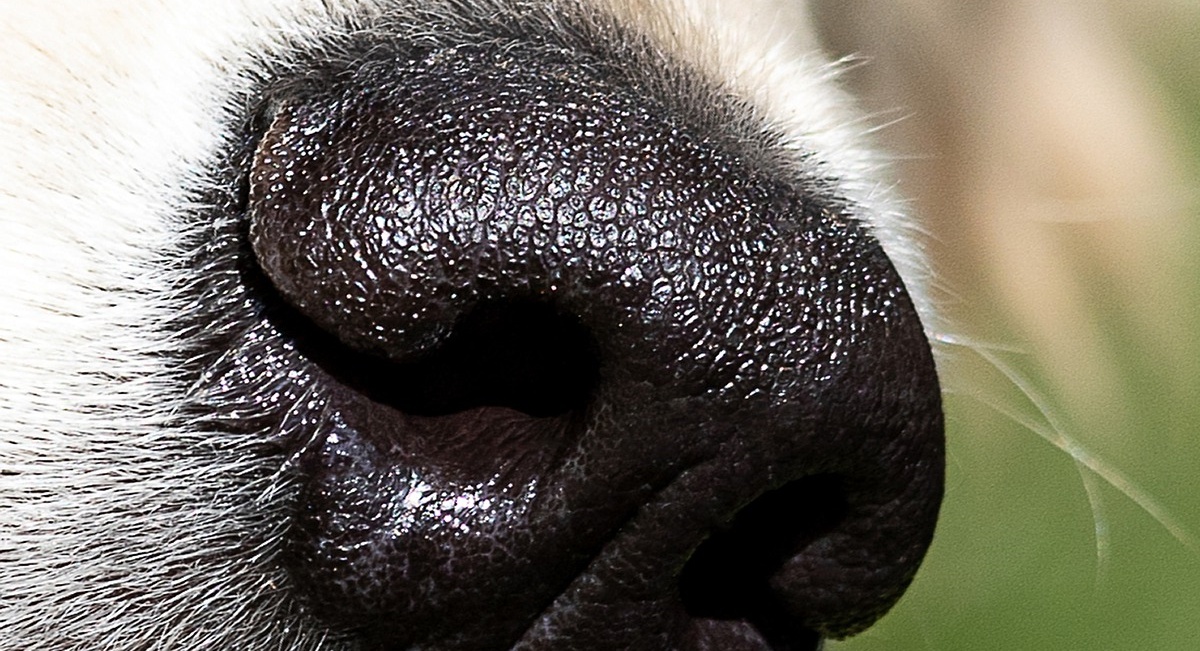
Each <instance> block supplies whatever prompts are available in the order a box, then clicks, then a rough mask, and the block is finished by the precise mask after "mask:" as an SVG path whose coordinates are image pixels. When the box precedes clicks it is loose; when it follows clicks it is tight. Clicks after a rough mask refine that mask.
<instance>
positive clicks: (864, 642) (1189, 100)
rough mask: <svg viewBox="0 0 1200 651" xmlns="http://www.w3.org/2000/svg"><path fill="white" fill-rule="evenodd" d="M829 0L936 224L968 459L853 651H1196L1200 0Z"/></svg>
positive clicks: (902, 163) (885, 140)
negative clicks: (906, 581)
mask: <svg viewBox="0 0 1200 651" xmlns="http://www.w3.org/2000/svg"><path fill="white" fill-rule="evenodd" d="M814 4H815V8H814V13H815V18H816V20H817V25H818V29H819V31H820V33H821V36H822V39H823V41H824V43H825V45H826V47H827V48H828V49H829V50H830V51H831V53H832V54H833V55H834V56H844V55H854V56H855V57H856V59H857V60H858V62H859V63H858V64H856V65H855V66H853V67H852V69H851V70H850V72H849V73H847V77H846V81H847V83H849V84H850V85H851V87H852V89H853V90H854V91H855V92H856V93H857V94H859V95H860V96H861V97H862V98H863V103H864V104H865V107H866V109H867V110H868V111H871V112H872V113H874V114H875V116H876V122H877V123H885V124H888V126H887V127H886V128H884V129H882V130H881V131H880V133H879V134H878V135H879V139H880V141H881V144H882V145H883V146H884V147H885V148H886V149H887V150H889V151H891V152H893V153H895V154H896V155H897V161H896V176H897V179H898V183H899V186H900V189H901V192H902V193H903V194H905V195H907V196H908V197H911V198H912V200H913V208H914V210H915V212H916V213H917V214H919V215H920V216H921V219H922V221H923V223H924V224H926V225H927V229H928V232H929V243H928V251H929V254H930V256H931V258H932V261H933V265H934V270H935V272H936V277H937V283H936V286H935V287H934V298H935V299H936V302H937V304H938V305H939V306H940V307H941V311H942V316H943V317H944V322H943V323H942V324H935V326H934V329H936V330H937V332H938V333H939V335H940V336H941V338H942V339H943V340H944V341H943V342H942V344H941V346H940V351H939V353H940V356H941V358H940V365H941V370H942V375H943V382H944V384H945V386H946V389H947V405H946V410H947V418H948V433H947V435H948V447H949V450H948V455H949V456H948V469H947V482H948V483H947V496H946V501H945V505H944V507H943V514H942V520H941V523H940V525H939V530H938V533H937V538H936V539H935V542H934V545H933V548H932V550H931V551H930V554H929V556H928V558H927V560H926V562H925V565H924V566H923V568H922V570H921V573H920V574H919V575H918V576H917V580H916V582H915V583H914V585H913V587H912V589H911V590H910V592H909V593H908V594H907V595H906V596H905V598H904V600H903V601H902V602H901V603H900V604H899V605H898V606H897V608H896V609H895V610H894V611H893V613H892V614H891V615H889V616H888V617H887V618H885V619H884V620H883V621H882V622H881V623H880V624H878V625H877V626H876V627H874V628H872V629H871V630H869V631H868V632H866V633H864V634H862V635H860V636H858V637H856V638H854V639H852V640H849V641H846V642H841V643H835V644H832V645H831V647H832V649H833V650H836V651H866V650H880V651H883V650H887V651H903V650H908V649H934V650H943V649H971V650H984V649H1068V650H1069V649H1098V650H1109V649H1114V650H1115V649H1122V650H1124V649H1153V650H1155V651H1172V650H1179V651H1184V650H1194V649H1200V543H1198V539H1200V341H1198V340H1200V336H1198V335H1200V255H1197V253H1198V252H1200V220H1198V216H1200V0H1040V1H1039V0H892V1H889V2H879V1H878V0H819V1H817V2H815V3H814Z"/></svg>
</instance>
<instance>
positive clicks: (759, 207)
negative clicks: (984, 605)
mask: <svg viewBox="0 0 1200 651" xmlns="http://www.w3.org/2000/svg"><path fill="white" fill-rule="evenodd" d="M494 56H496V55H495V53H489V52H482V53H479V52H477V53H469V52H465V53H464V52H462V51H458V52H456V53H455V54H454V55H453V56H451V55H446V56H444V57H442V58H438V59H434V58H427V59H421V60H419V61H407V62H406V61H401V62H390V63H389V70H391V72H389V73H388V74H387V75H385V76H383V77H380V76H378V73H370V72H364V73H360V74H362V75H366V77H365V78H354V77H353V76H351V77H350V79H349V80H348V81H345V80H343V81H340V82H338V84H340V85H336V84H335V85H334V86H333V87H332V88H331V89H329V90H328V92H327V94H318V95H315V96H314V95H313V94H311V93H310V94H306V95H304V96H303V97H298V98H290V99H286V100H284V101H281V102H280V103H279V104H278V106H277V107H276V110H275V114H274V116H273V122H272V124H271V126H270V127H269V128H268V130H267V132H266V133H265V135H264V137H263V139H262V141H261V143H260V144H259V147H258V151H257V152H256V153H255V157H254V162H253V170H252V175H251V190H250V208H249V210H250V217H251V240H252V245H253V248H254V252H255V255H256V257H257V259H258V262H259V264H260V266H261V268H262V270H263V272H264V273H265V274H266V276H267V277H268V278H269V280H270V282H271V284H272V285H273V286H274V287H275V288H276V290H277V291H278V292H279V293H280V294H281V295H282V296H283V297H284V298H285V299H286V300H287V302H289V303H290V304H291V305H292V306H294V307H295V309H296V310H298V311H299V312H300V314H302V315H303V317H304V318H305V319H307V320H309V321H311V322H312V323H313V324H315V325H316V326H317V327H318V328H319V329H320V330H322V331H324V332H326V333H329V334H330V335H332V337H333V338H335V339H336V345H337V346H339V347H340V348H338V351H337V352H336V353H334V354H329V353H327V352H326V353H322V354H321V355H319V356H320V357H322V360H321V362H322V364H323V365H324V366H325V368H326V370H327V371H328V375H329V378H328V379H327V384H326V385H325V386H324V387H323V388H324V390H325V392H326V393H327V394H328V396H329V398H328V403H327V408H326V410H325V412H323V413H324V415H323V416H322V419H321V420H320V421H319V422H318V423H317V424H316V425H314V427H315V428H316V430H317V431H316V432H312V433H309V434H308V435H307V436H306V438H305V440H306V441H307V443H305V445H307V446H308V447H307V448H305V451H304V459H305V461H304V464H303V472H304V474H305V475H306V478H305V480H304V488H303V489H302V496H301V508H300V513H299V514H298V516H297V523H296V524H295V525H294V527H293V541H294V542H293V545H292V548H293V551H292V558H293V560H292V561H291V563H292V565H293V571H294V575H295V576H296V577H297V578H296V582H297V584H299V586H300V588H301V589H302V590H304V591H306V592H307V593H308V594H309V598H308V600H309V602H310V605H311V606H312V607H313V609H314V610H316V611H318V612H317V614H318V615H320V616H322V617H323V618H324V619H326V621H330V622H332V623H333V624H334V625H336V626H338V627H343V628H352V629H356V630H359V631H360V632H362V634H363V635H365V636H366V637H367V638H368V639H369V640H371V641H372V642H374V643H377V644H378V645H379V646H381V647H385V648H387V647H399V646H403V645H405V644H414V645H415V644H427V645H429V646H431V647H437V646H439V645H442V646H447V647H456V646H457V647H459V648H506V647H508V646H511V645H514V644H515V645H517V646H520V647H522V648H556V649H557V648H563V649H567V648H581V649H608V648H612V649H617V648H629V649H641V648H645V649H652V648H666V647H669V646H672V645H673V646H676V647H678V648H693V647H694V648H705V647H704V645H705V644H711V643H713V642H711V641H712V640H726V639H733V638H734V637H738V636H739V635H740V636H741V638H746V636H747V635H748V634H746V633H744V631H743V628H744V627H745V626H750V627H752V628H753V629H754V630H756V631H757V633H756V635H759V636H760V638H761V640H762V641H763V644H764V645H771V646H774V647H776V648H801V647H802V646H803V645H807V644H808V643H809V642H810V641H811V640H812V639H813V636H814V635H815V633H816V632H820V633H822V634H835V635H838V634H845V633H849V632H853V631H855V630H858V629H859V628H861V627H863V626H864V625H866V624H867V623H869V622H870V621H872V620H873V619H874V618H876V617H877V616H878V615H879V614H881V613H882V611H883V610H885V609H886V608H887V607H888V606H889V605H890V604H891V603H892V602H894V600H895V599H896V598H897V597H898V595H899V593H900V592H901V591H902V590H903V588H904V586H905V585H907V583H908V581H909V580H911V578H912V574H913V572H915V569H916V566H917V564H918V563H919V560H920V558H921V556H922V555H923V553H924V549H925V547H926V546H927V545H928V543H929V538H930V536H931V533H932V528H933V522H934V519H935V518H936V511H937V503H938V499H939V497H940V491H941V457H940V455H941V438H940V437H941V416H940V404H939V400H938V390H937V380H936V376H935V374H934V370H933V365H932V361H931V359H930V356H929V351H928V347H927V346H926V344H925V342H924V338H923V336H922V332H921V327H920V323H919V321H918V320H917V317H916V314H915V312H914V310H913V309H912V305H911V302H910V301H909V300H908V298H907V296H906V295H905V294H904V289H903V285H902V283H901V282H900V280H899V278H898V276H897V275H896V273H895V271H894V270H893V269H892V267H891V265H890V263H889V262H888V261H887V259H886V257H885V256H884V255H883V253H882V251H881V250H880V248H879V246H878V244H877V243H876V242H875V241H874V240H873V239H872V238H871V237H870V236H869V234H867V233H866V232H865V230H864V229H863V227H862V226H861V225H860V224H858V223H857V222H854V221H853V220H850V219H847V218H845V217H843V216H842V215H840V214H839V213H838V211H837V210H835V209H833V208H832V207H831V206H830V205H826V204H824V203H822V202H821V201H819V200H817V199H816V198H814V197H813V196H811V195H809V194H806V193H805V192H804V191H803V189H802V188H799V187H797V186H796V184H794V183H789V182H784V181H780V180H778V178H779V176H780V174H781V173H780V172H779V171H778V170H774V171H772V169H770V168H769V167H764V164H762V163H755V162H753V161H749V160H747V159H746V157H745V156H741V155H739V154H738V153H737V151H736V148H733V149H732V150H731V148H730V146H729V145H728V143H723V142H722V141H720V139H719V138H716V137H713V136H711V135H705V134H704V132H703V131H702V130H700V131H698V130H695V129H691V128H689V127H688V126H687V124H685V123H680V122H678V121H673V120H672V119H671V118H670V117H669V115H664V113H665V111H664V110H663V109H662V108H661V107H658V106H655V105H654V104H653V103H651V104H650V105H649V108H647V105H646V104H645V102H644V101H643V99H644V98H638V97H633V96H632V95H631V94H630V93H629V92H627V91H626V90H624V89H620V88H614V87H611V86H609V85H606V84H605V83H603V82H602V81H599V80H595V79H584V80H580V79H578V78H577V75H578V72H577V71H575V69H574V68H572V67H570V66H567V65H566V64H564V63H562V62H557V63H556V62H553V61H550V62H547V61H540V60H539V61H536V62H535V61H532V60H531V61H526V62H524V65H523V66H516V67H514V66H511V65H510V66H496V65H495V61H494V60H493V57H494ZM505 56H508V54H505ZM456 57H457V58H456ZM439 66H441V67H439ZM464 70H466V71H467V72H469V74H466V73H464V72H463V71H464ZM585 82H586V83H585ZM547 396H550V397H549V398H548V397H547ZM647 604H650V605H651V606H650V607H647ZM680 622H701V624H697V625H691V624H687V625H684V624H680ZM671 631H674V633H671ZM664 635H666V636H667V638H664V637H663V636H664ZM672 636H674V637H672ZM668 638H670V639H668ZM739 639H740V638H739ZM746 639H749V638H746ZM664 640H666V641H665V642H664ZM689 640H690V641H689ZM705 640H709V642H705ZM746 644H747V645H749V644H750V643H749V642H747V643H746ZM725 648H731V649H735V650H736V649H738V648H743V647H737V646H728V645H726V646H725ZM744 648H747V649H749V648H756V647H753V646H745V647H744Z"/></svg>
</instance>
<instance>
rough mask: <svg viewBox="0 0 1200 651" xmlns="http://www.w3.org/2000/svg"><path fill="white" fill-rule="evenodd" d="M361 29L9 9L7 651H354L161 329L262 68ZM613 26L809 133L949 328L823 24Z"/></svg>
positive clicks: (241, 450)
mask: <svg viewBox="0 0 1200 651" xmlns="http://www.w3.org/2000/svg"><path fill="white" fill-rule="evenodd" d="M565 2H567V0H564V3H565ZM336 4H338V7H337V8H336V9H329V8H327V7H326V3H323V2H318V1H316V0H287V1H285V0H209V1H206V2H203V3H196V2H183V1H174V2H173V1H170V0H104V1H100V0H93V1H91V2H87V3H81V2H75V1H74V0H53V1H43V2H36V3H35V2H6V3H4V4H3V5H0V51H2V52H3V59H4V61H5V64H4V67H3V69H2V71H0V99H2V101H0V237H2V239H0V648H3V649H13V650H19V649H34V648H39V649H113V650H120V649H151V648H180V649H184V648H186V649H273V648H295V649H333V648H341V646H340V645H339V644H338V643H335V642H332V641H323V639H322V638H323V633H322V632H321V631H320V630H319V629H316V628H310V626H309V625H308V624H306V623H305V621H304V620H302V619H300V618H298V617H296V616H295V615H294V613H292V612H291V610H290V609H289V606H288V605H287V604H288V603H289V601H288V600H287V598H286V595H285V594H283V593H282V592H281V591H280V589H279V586H280V585H282V584H283V582H284V581H283V577H281V576H280V575H279V573H278V570H277V569H275V565H274V564H273V555H274V553H275V551H276V542H275V541H276V540H277V538H278V535H279V534H280V532H281V531H282V528H283V527H284V522H285V520H284V518H283V517H282V516H281V515H280V513H281V510H280V507H279V504H280V501H281V499H282V496H283V495H284V494H285V493H286V491H287V490H288V487H287V486H286V485H283V484H281V483H280V481H279V480H278V476H277V474H276V473H275V472H274V470H273V469H271V468H262V467H261V461H260V460H259V459H258V458H257V457H255V456H253V455H251V454H250V453H249V449H248V448H247V447H246V446H248V445H250V443H249V442H245V441H239V440H230V439H226V438H222V436H221V435H220V434H217V433H214V432H210V431H205V430H204V429H203V428H200V427H198V426H196V425H195V424H194V423H192V422H190V421H189V420H188V418H187V417H186V414H182V413H180V412H179V411H178V409H177V407H178V404H179V396H182V395H184V394H185V393H186V392H188V391H189V390H190V387H189V386H186V384H185V379H184V378H182V377H180V374H179V372H178V369H177V361H172V360H174V359H175V357H176V356H177V355H178V354H179V351H180V350H182V344H181V342H180V341H179V338H178V336H177V334H176V333H173V332H171V331H170V330H169V329H166V328H163V327H162V324H164V323H165V322H167V321H168V320H169V319H171V318H173V317H174V316H175V315H177V314H179V313H181V312H186V311H187V310H189V306H188V305H187V304H186V302H185V299H184V298H183V297H182V296H181V295H179V294H177V293H176V292H175V290H174V289H173V288H175V287H178V285H179V283H180V281H181V279H179V278H173V277H169V276H168V275H167V274H165V272H164V271H163V270H164V269H166V268H167V265H165V264H164V261H168V260H171V259H172V258H173V257H177V256H182V255H186V254H187V253H188V252H187V250H186V248H185V244H184V239H185V236H186V235H187V233H185V232H183V230H184V229H185V223H184V221H183V220H182V219H181V218H180V217H179V215H180V214H181V213H182V211H183V209H184V208H186V207H187V206H188V205H189V204H190V202H193V201H195V199H196V196H197V195H196V192H197V191H198V190H200V189H201V188H200V187H199V186H200V185H201V184H202V182H203V181H202V179H201V178H200V177H199V176H198V175H197V174H196V173H195V170H198V169H202V168H204V167H205V166H206V165H207V164H209V163H210V162H211V159H212V157H213V156H215V155H216V152H217V149H218V147H219V145H220V144H221V143H222V141H223V139H224V138H225V137H227V135H228V133H229V130H230V128H231V126H230V124H231V120H232V118H233V116H234V115H235V111H236V109H237V107H238V102H239V101H240V100H241V98H242V95H243V94H244V93H245V92H246V89H247V88H248V87H249V85H250V83H251V77H252V75H253V74H254V73H255V72H256V71H257V70H259V69H260V68H261V62H262V61H265V60H270V59H272V58H274V57H276V56H278V53H279V52H281V51H284V50H286V49H287V48H288V47H290V46H291V45H292V44H295V43H305V42H307V41H310V40H311V39H312V37H313V35H315V34H319V33H322V32H324V31H327V30H329V29H333V25H335V24H336V23H338V22H339V19H340V18H341V15H342V14H356V13H357V14H360V15H361V14H363V13H369V12H372V11H375V10H377V7H376V6H375V5H376V3H374V2H369V1H367V0H359V1H355V0H346V1H344V2H340V3H336ZM608 4H609V6H608V10H610V11H612V12H614V13H615V14H617V15H619V16H621V17H622V18H623V20H625V21H628V22H634V23H637V24H639V25H642V26H643V28H644V29H645V30H647V31H648V32H649V33H651V34H653V35H654V37H655V39H656V40H657V41H658V42H659V43H660V45H661V47H663V48H665V49H667V50H669V51H672V52H674V53H675V54H676V55H677V56H679V57H682V58H683V59H684V60H687V61H690V62H692V63H693V64H694V65H697V66H699V67H701V68H702V69H703V70H705V71H706V72H707V74H709V75H710V76H711V77H712V79H713V80H715V81H717V82H719V83H721V84H724V85H726V86H727V87H729V88H731V89H735V90H736V91H737V92H739V93H740V94H742V95H743V96H745V97H747V98H748V99H749V100H750V101H751V102H752V103H753V104H755V105H757V106H758V107H760V110H761V111H763V112H764V114H765V115H767V116H769V117H770V119H771V120H773V121H774V122H776V123H777V124H778V125H779V126H780V128H782V129H784V130H785V131H786V133H787V135H788V137H789V140H790V145H789V148H790V149H791V150H792V151H793V153H794V158H793V160H792V163H793V164H794V166H795V167H796V169H797V171H798V173H801V174H804V175H805V176H806V177H811V178H814V179H820V180H822V182H823V183H825V184H826V186H827V187H826V188H825V191H826V192H827V193H829V194H831V195H833V196H836V197H839V198H841V199H842V200H843V201H844V202H845V205H846V207H847V210H849V211H850V212H852V213H853V214H854V215H855V216H857V217H859V218H861V219H862V220H864V221H865V222H866V223H868V224H870V225H872V226H873V227H874V229H875V232H876V233H877V234H878V236H879V238H880V239H881V241H882V242H883V244H884V246H885V248H886V250H887V251H888V253H889V254H890V255H891V256H892V258H893V260H894V261H895V262H896V264H897V266H898V267H899V269H900V271H901V273H902V274H903V275H904V277H905V280H906V282H907V283H908V285H909V288H910V290H912V291H913V293H914V297H915V298H916V301H917V304H918V307H919V308H920V309H921V311H922V313H923V314H924V315H925V316H926V317H928V316H929V309H928V304H927V302H926V301H924V300H923V299H922V298H921V297H922V296H923V295H924V293H923V291H922V288H923V286H924V284H925V282H924V277H925V274H924V272H923V267H922V265H921V263H920V256H919V255H918V252H917V250H916V247H915V245H914V244H913V243H912V240H911V239H910V238H908V237H907V236H906V235H905V230H906V229H907V228H908V226H907V224H906V223H905V220H904V217H903V215H902V213H901V209H900V207H899V204H898V203H897V202H896V201H895V199H893V197H892V195H891V192H890V190H889V188H888V185H887V184H886V182H885V181H883V180H881V179H882V177H881V172H880V168H879V165H878V163H877V160H876V158H875V157H874V156H873V155H872V154H871V153H870V151H869V150H868V149H866V148H864V147H863V146H862V144H861V143H862V136H863V133H862V132H863V131H864V123H863V122H862V121H860V120H859V119H858V118H856V117H855V115H854V113H853V112H852V111H851V110H850V109H848V108H847V103H846V100H845V98H843V97H842V95H841V93H840V92H839V91H838V90H837V89H836V88H835V87H834V86H833V83H832V78H833V77H834V76H835V73H836V67H835V66H832V65H830V64H829V63H828V62H826V61H825V60H823V59H822V58H821V57H820V56H819V55H818V54H817V53H816V52H815V50H813V49H812V46H811V43H810V42H809V41H808V40H807V37H806V34H807V27H806V26H805V25H804V24H802V23H798V22H795V21H796V20H797V19H798V18H799V17H800V16H799V12H797V11H795V10H792V11H787V10H785V9H782V8H781V7H782V4H779V3H775V2H772V1H771V0H758V1H757V2H750V1H749V0H728V2H724V3H712V2H702V1H700V0H694V1H691V0H679V1H678V2H674V1H671V0H663V1H661V2H658V1H650V0H647V1H644V2H642V1H638V0H612V2H611V3H608ZM802 155H803V156H804V157H803V158H802V157H801V156H802Z"/></svg>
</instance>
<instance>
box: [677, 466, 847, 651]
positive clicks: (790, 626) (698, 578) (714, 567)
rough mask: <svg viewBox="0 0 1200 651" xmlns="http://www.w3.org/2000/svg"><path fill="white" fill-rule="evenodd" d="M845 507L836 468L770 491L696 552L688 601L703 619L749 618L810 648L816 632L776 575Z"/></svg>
mask: <svg viewBox="0 0 1200 651" xmlns="http://www.w3.org/2000/svg"><path fill="white" fill-rule="evenodd" d="M846 514H847V500H846V493H845V490H844V488H843V485H842V480H841V478H840V477H838V476H836V475H814V476H809V477H804V478H802V479H798V480H795V481H792V482H789V483H787V484H785V485H784V486H782V487H780V488H778V489H775V490H772V491H769V492H767V493H764V494H763V495H761V496H760V497H758V498H757V499H756V500H754V501H753V502H751V503H750V504H749V505H747V506H746V507H744V508H743V509H741V511H739V512H738V514H737V515H736V516H735V517H734V519H733V521H732V522H730V524H729V525H728V527H727V528H725V529H722V530H720V531H717V532H715V533H714V534H713V535H711V536H710V537H709V538H708V539H707V540H705V541H704V542H703V543H702V544H701V545H700V546H699V547H698V548H697V549H696V551H695V552H694V553H693V554H692V557H691V558H690V559H689V560H688V562H687V564H686V565H685V566H684V569H683V572H682V573H681V575H680V577H679V593H680V598H681V600H682V602H683V605H684V608H685V609H686V610H687V612H688V614H689V615H691V616H692V617H694V618H697V619H717V620H735V621H745V622H748V623H750V624H752V625H753V626H754V627H755V628H756V629H757V630H758V631H759V633H760V634H761V635H763V637H764V638H766V639H767V640H768V641H770V642H771V643H772V645H773V647H772V648H777V649H792V648H797V649H799V648H809V646H810V644H811V642H812V640H813V639H814V638H815V637H816V635H815V633H813V631H811V630H809V629H806V628H802V627H801V626H800V625H799V623H798V622H797V621H796V620H795V618H794V617H791V616H789V615H788V614H787V613H786V612H785V609H784V606H783V605H782V603H781V602H780V600H779V599H777V598H776V597H775V596H774V595H773V594H772V592H771V579H772V577H773V576H774V575H775V574H776V573H777V572H778V571H779V569H780V568H781V567H782V566H783V565H784V564H785V563H786V562H787V561H788V559H790V558H792V557H794V556H796V555H797V554H798V553H800V552H801V551H802V550H803V549H804V547H806V546H807V545H809V544H810V543H812V542H813V541H815V540H817V539H820V538H821V537H823V536H824V535H825V534H827V533H828V532H830V531H831V530H833V529H834V528H835V527H836V526H837V525H838V523H840V522H841V521H842V520H843V518H845V516H846Z"/></svg>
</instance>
